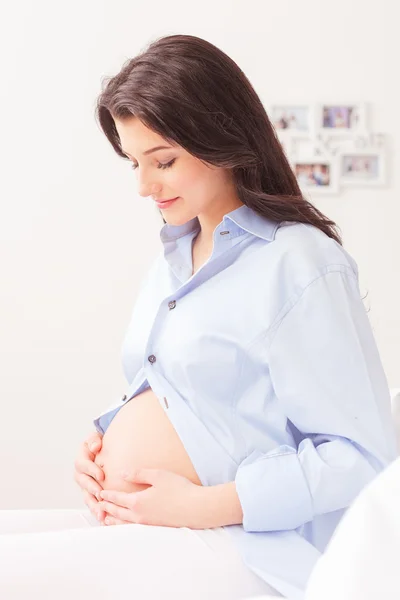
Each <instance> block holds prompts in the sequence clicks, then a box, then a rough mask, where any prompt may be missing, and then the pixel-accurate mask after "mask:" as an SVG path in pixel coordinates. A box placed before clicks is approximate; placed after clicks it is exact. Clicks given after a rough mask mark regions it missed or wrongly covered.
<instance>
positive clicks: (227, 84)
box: [96, 35, 342, 244]
mask: <svg viewBox="0 0 400 600" xmlns="http://www.w3.org/2000/svg"><path fill="white" fill-rule="evenodd" d="M132 116H135V117H137V118H138V119H140V121H142V122H143V123H144V124H145V125H146V126H147V127H149V128H150V129H152V130H153V131H155V132H156V133H158V134H159V135H160V136H162V137H163V138H164V139H165V140H166V141H168V142H170V143H176V144H178V145H179V146H181V147H182V148H184V149H185V150H187V151H188V152H189V153H190V154H192V155H193V156H195V157H197V158H198V159H200V160H202V161H204V162H206V163H209V164H212V165H214V166H217V167H223V168H225V169H229V170H230V171H231V173H232V175H233V180H234V183H235V186H236V191H237V195H238V198H239V199H240V201H241V202H243V204H246V205H247V206H249V207H250V208H252V209H253V210H254V211H256V212H257V213H259V214H261V215H263V216H265V217H267V218H269V219H272V220H274V221H278V222H281V221H296V222H300V223H308V224H311V225H314V226H315V227H318V228H319V229H320V230H321V231H323V232H324V233H325V234H326V235H328V236H329V237H331V238H333V239H334V240H336V241H337V242H338V243H340V244H341V243H342V242H341V238H340V235H339V233H338V232H337V229H338V227H337V225H336V224H335V223H334V222H333V221H331V220H329V219H328V218H327V217H326V216H325V215H323V214H322V213H321V212H320V211H319V210H318V209H317V208H316V207H315V206H313V205H312V204H311V203H310V202H309V201H308V200H307V199H306V198H304V196H303V195H302V193H301V191H300V188H299V185H298V182H297V179H296V177H295V175H294V173H293V171H292V169H291V167H290V164H289V161H288V159H287V157H286V155H285V153H284V150H283V148H282V145H281V143H280V141H279V139H278V137H277V135H276V132H275V130H274V128H273V126H272V124H271V122H270V120H269V118H268V115H267V113H266V111H265V109H264V107H263V105H262V103H261V101H260V98H259V97H258V95H257V93H256V92H255V90H254V88H253V86H252V85H251V83H250V81H249V80H248V79H247V77H246V75H245V74H244V73H243V72H242V71H241V69H240V68H239V67H238V66H237V64H236V63H235V62H234V61H233V60H232V59H231V58H229V56H227V55H226V54H225V53H224V52H222V50H220V49H219V48H217V47H216V46H214V45H213V44H211V43H210V42H207V41H206V40H203V39H201V38H199V37H195V36H191V35H171V36H165V37H161V38H159V39H157V40H155V41H154V42H153V43H151V44H150V45H149V46H148V47H147V48H146V49H145V50H143V51H142V52H141V53H140V54H139V55H138V56H136V57H134V58H132V59H130V60H128V61H127V62H126V63H125V64H124V65H123V66H122V69H121V70H120V72H119V73H118V74H117V75H115V76H114V77H107V78H105V79H104V80H103V85H102V91H101V94H100V95H99V97H98V99H97V105H96V118H97V119H98V122H99V123H100V126H101V128H102V130H103V131H104V133H105V135H106V136H107V138H108V140H109V141H110V142H111V144H112V146H113V148H114V150H115V151H116V152H117V153H118V154H119V155H120V156H121V157H123V158H125V159H127V158H128V157H127V156H126V155H125V154H124V153H123V151H122V149H121V144H120V139H119V136H118V132H117V130H116V127H115V123H114V118H115V119H118V120H123V119H124V118H130V117H132Z"/></svg>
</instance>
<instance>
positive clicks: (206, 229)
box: [196, 198, 243, 247]
mask: <svg viewBox="0 0 400 600" xmlns="http://www.w3.org/2000/svg"><path fill="white" fill-rule="evenodd" d="M240 206H243V202H241V201H240V200H239V199H237V198H235V199H233V201H232V202H231V203H229V204H228V205H227V204H225V205H224V206H223V207H218V206H215V207H214V208H213V210H210V211H209V212H207V214H205V213H204V214H200V215H198V216H197V218H198V219H199V223H200V232H199V234H198V235H197V238H196V240H197V243H199V242H200V241H201V244H202V245H204V246H210V247H211V246H212V243H213V233H214V231H215V228H216V227H217V226H218V225H219V224H220V223H221V221H222V219H223V217H224V216H225V215H226V214H228V213H230V212H232V211H233V210H235V209H236V208H239V207H240Z"/></svg>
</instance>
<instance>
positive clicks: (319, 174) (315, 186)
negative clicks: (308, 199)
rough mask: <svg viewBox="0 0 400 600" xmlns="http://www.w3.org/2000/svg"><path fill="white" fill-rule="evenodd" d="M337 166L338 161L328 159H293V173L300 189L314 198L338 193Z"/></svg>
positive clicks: (314, 157) (315, 157)
mask: <svg viewBox="0 0 400 600" xmlns="http://www.w3.org/2000/svg"><path fill="white" fill-rule="evenodd" d="M337 164H338V163H337V159H335V158H327V157H317V156H310V157H307V158H306V157H302V158H293V159H292V168H293V172H294V174H295V176H296V179H297V181H298V183H299V186H300V189H301V190H302V192H304V193H306V194H311V195H312V196H317V195H318V196H319V195H325V194H336V193H337V192H338V189H339V179H338V168H337Z"/></svg>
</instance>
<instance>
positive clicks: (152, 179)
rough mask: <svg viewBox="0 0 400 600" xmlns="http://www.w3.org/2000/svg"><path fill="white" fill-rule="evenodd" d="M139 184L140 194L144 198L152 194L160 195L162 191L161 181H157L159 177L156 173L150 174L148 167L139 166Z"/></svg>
mask: <svg viewBox="0 0 400 600" xmlns="http://www.w3.org/2000/svg"><path fill="white" fill-rule="evenodd" d="M137 171H138V174H137V185H138V193H139V196H143V198H145V197H147V196H151V195H153V194H154V195H155V196H158V195H159V194H160V191H161V183H159V182H158V181H157V177H156V176H155V175H154V171H153V175H150V174H149V172H148V171H146V169H144V168H142V169H140V168H138V169H137Z"/></svg>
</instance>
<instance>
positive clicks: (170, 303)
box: [168, 300, 176, 310]
mask: <svg viewBox="0 0 400 600" xmlns="http://www.w3.org/2000/svg"><path fill="white" fill-rule="evenodd" d="M175 306H176V300H171V302H168V308H169V310H172V309H173V308H175Z"/></svg>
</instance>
